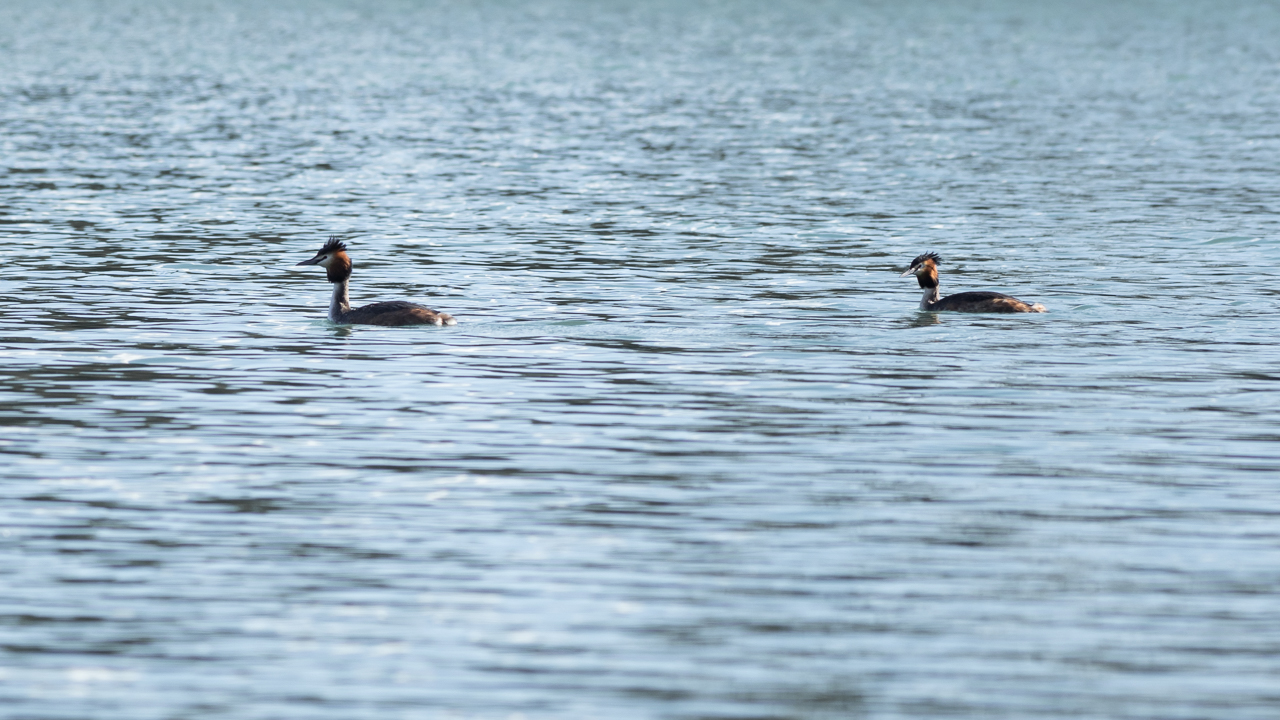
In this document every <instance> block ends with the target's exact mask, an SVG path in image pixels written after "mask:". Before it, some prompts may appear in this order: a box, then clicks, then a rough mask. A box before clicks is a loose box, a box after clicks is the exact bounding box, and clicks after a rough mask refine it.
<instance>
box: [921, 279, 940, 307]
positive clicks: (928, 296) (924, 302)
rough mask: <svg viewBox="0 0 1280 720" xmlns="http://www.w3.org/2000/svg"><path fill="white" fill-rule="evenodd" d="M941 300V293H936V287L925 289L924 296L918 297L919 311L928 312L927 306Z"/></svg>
mask: <svg viewBox="0 0 1280 720" xmlns="http://www.w3.org/2000/svg"><path fill="white" fill-rule="evenodd" d="M941 299H942V293H940V292H938V286H937V285H934V286H933V287H927V288H925V289H924V295H922V296H920V309H921V310H928V309H929V306H930V305H932V304H934V303H936V302H938V301H939V300H941Z"/></svg>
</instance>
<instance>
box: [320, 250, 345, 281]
mask: <svg viewBox="0 0 1280 720" xmlns="http://www.w3.org/2000/svg"><path fill="white" fill-rule="evenodd" d="M325 275H327V276H328V278H329V282H342V281H343V280H346V279H347V278H349V277H351V258H350V257H348V256H347V254H346V253H345V252H343V251H341V250H339V251H338V252H336V253H334V254H333V257H331V258H329V266H328V267H326V268H325Z"/></svg>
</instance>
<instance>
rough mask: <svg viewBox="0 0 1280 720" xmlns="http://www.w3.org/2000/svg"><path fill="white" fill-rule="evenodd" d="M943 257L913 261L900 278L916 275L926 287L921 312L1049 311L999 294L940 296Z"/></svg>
mask: <svg viewBox="0 0 1280 720" xmlns="http://www.w3.org/2000/svg"><path fill="white" fill-rule="evenodd" d="M941 262H942V258H940V257H938V253H935V252H927V253H925V254H923V255H919V256H917V257H916V259H915V260H912V261H911V267H910V268H908V269H907V271H906V272H904V273H902V274H901V275H899V276H898V277H906V276H908V275H915V276H916V280H917V281H919V282H920V287H922V288H924V296H923V297H921V298H920V309H921V310H930V311H938V310H948V311H953V312H970V313H1042V312H1047V310H1045V307H1044V305H1041V304H1040V303H1035V304H1031V303H1026V302H1023V301H1021V300H1019V299H1018V298H1016V297H1010V296H1008V295H1003V294H1001V293H998V292H985V291H978V292H962V293H956V294H955V295H948V296H946V297H941V295H940V293H939V292H938V264H939V263H941Z"/></svg>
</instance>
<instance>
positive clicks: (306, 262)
mask: <svg viewBox="0 0 1280 720" xmlns="http://www.w3.org/2000/svg"><path fill="white" fill-rule="evenodd" d="M322 257H324V255H323V254H321V255H316V256H315V257H313V258H311V259H310V260H303V261H302V262H300V263H298V265H317V264H319V263H320V258H322ZM298 265H294V267H298Z"/></svg>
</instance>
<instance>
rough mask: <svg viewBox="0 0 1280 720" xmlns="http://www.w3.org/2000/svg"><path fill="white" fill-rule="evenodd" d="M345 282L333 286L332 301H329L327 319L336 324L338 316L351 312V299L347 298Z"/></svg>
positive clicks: (341, 281)
mask: <svg viewBox="0 0 1280 720" xmlns="http://www.w3.org/2000/svg"><path fill="white" fill-rule="evenodd" d="M347 282H348V281H347V280H339V281H338V282H336V283H334V284H333V300H330V301H329V319H330V320H332V321H334V322H337V321H338V317H339V315H341V314H342V313H345V312H348V311H350V310H351V298H350V297H348V296H347Z"/></svg>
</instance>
